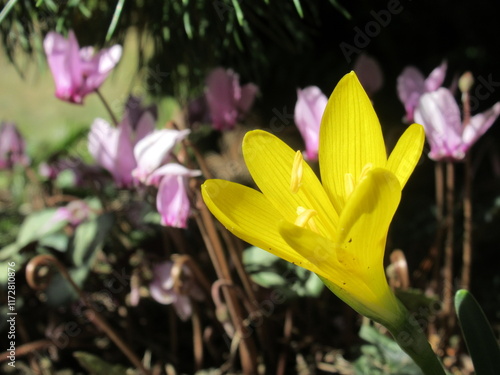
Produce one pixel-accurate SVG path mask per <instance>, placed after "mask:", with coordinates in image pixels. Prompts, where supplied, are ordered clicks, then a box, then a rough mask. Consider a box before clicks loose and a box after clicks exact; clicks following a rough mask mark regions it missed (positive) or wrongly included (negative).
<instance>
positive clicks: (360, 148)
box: [319, 72, 387, 212]
mask: <svg viewBox="0 0 500 375" xmlns="http://www.w3.org/2000/svg"><path fill="white" fill-rule="evenodd" d="M319 139H320V143H319V165H320V170H321V180H322V181H323V185H324V187H325V190H326V191H327V193H328V195H329V196H330V199H331V200H332V202H333V204H334V206H335V208H336V209H337V212H340V211H341V210H342V208H343V207H344V205H345V202H346V199H347V195H348V194H346V190H347V189H346V186H345V183H346V178H345V176H346V174H347V173H350V174H351V175H352V178H353V182H354V185H356V184H357V183H359V180H360V175H361V172H362V171H363V168H364V167H365V165H366V164H368V163H372V166H373V167H374V168H376V167H382V166H385V164H386V161H387V155H386V151H385V144H384V139H383V136H382V130H381V128H380V123H379V120H378V117H377V115H376V113H375V111H374V109H373V106H372V103H371V101H370V99H369V98H368V96H367V95H366V92H365V91H364V89H363V87H362V86H361V84H360V83H359V80H358V78H357V77H356V74H355V73H354V72H351V73H349V74H347V75H345V76H344V77H343V78H342V79H341V80H340V82H339V83H338V85H337V87H335V90H333V93H332V95H331V96H330V99H329V100H328V104H327V106H326V109H325V112H324V114H323V118H322V120H321V127H320V136H319Z"/></svg>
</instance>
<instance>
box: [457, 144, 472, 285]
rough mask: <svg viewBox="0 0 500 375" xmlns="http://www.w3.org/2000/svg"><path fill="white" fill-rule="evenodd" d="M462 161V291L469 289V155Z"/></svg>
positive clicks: (470, 186)
mask: <svg viewBox="0 0 500 375" xmlns="http://www.w3.org/2000/svg"><path fill="white" fill-rule="evenodd" d="M464 161H465V164H464V167H465V168H464V169H465V171H464V173H465V178H464V202H463V205H464V237H463V253H462V279H461V283H460V284H461V287H462V288H463V289H469V287H470V271H471V263H472V173H471V161H470V154H467V155H466V156H465V160H464Z"/></svg>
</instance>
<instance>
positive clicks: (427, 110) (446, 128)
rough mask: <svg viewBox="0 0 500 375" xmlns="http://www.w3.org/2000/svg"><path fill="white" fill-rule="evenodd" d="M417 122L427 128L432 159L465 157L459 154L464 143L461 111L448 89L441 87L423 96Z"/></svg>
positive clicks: (418, 109) (416, 111) (417, 113)
mask: <svg viewBox="0 0 500 375" xmlns="http://www.w3.org/2000/svg"><path fill="white" fill-rule="evenodd" d="M415 121H416V122H418V123H420V124H422V125H423V126H424V128H425V133H426V135H427V140H428V141H429V144H430V146H431V152H430V153H429V157H430V158H431V159H433V160H441V159H446V158H453V159H461V158H462V157H463V155H460V152H459V149H460V146H461V143H462V123H461V120H460V109H459V108H458V105H457V103H456V101H455V99H454V98H453V95H452V94H451V92H450V91H449V90H448V89H446V88H443V87H441V88H439V89H438V90H437V91H434V92H430V93H426V94H424V95H422V97H421V98H420V102H419V104H418V107H417V108H416V110H415Z"/></svg>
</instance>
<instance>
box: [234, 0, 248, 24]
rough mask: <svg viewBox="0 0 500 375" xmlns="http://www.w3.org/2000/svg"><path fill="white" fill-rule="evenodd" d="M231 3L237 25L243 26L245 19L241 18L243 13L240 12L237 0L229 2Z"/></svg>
mask: <svg viewBox="0 0 500 375" xmlns="http://www.w3.org/2000/svg"><path fill="white" fill-rule="evenodd" d="M231 2H232V3H233V7H234V11H235V12H236V18H237V19H238V24H239V25H240V26H243V20H244V19H245V17H243V11H242V10H241V7H240V3H239V2H238V0H231Z"/></svg>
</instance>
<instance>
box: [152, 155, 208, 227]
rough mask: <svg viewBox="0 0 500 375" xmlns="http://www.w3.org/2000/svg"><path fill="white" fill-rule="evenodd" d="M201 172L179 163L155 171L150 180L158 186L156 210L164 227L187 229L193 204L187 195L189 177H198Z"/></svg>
mask: <svg viewBox="0 0 500 375" xmlns="http://www.w3.org/2000/svg"><path fill="white" fill-rule="evenodd" d="M200 175H201V171H199V170H192V169H188V168H186V167H184V166H183V165H180V164H177V163H168V164H165V165H164V166H162V167H160V168H158V169H157V170H155V171H154V172H153V173H152V174H151V176H150V179H151V180H152V181H155V182H156V183H157V184H158V194H157V195H156V209H157V210H158V212H159V213H160V215H161V223H162V225H166V226H170V227H176V228H186V227H187V220H188V217H189V212H190V209H191V203H190V201H189V197H188V195H187V188H188V186H187V181H188V178H189V177H197V176H200Z"/></svg>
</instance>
